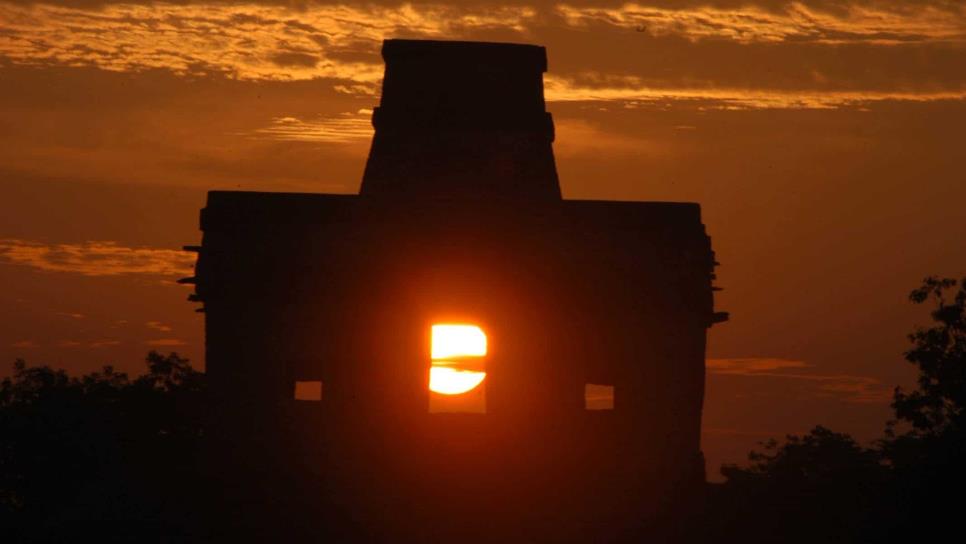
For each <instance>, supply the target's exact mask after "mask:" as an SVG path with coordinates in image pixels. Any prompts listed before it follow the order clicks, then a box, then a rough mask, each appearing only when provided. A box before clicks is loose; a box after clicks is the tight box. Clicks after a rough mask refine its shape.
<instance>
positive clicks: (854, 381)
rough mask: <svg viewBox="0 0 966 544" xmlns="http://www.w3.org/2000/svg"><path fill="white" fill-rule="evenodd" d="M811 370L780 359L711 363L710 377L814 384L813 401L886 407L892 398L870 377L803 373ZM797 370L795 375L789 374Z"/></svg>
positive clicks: (806, 366)
mask: <svg viewBox="0 0 966 544" xmlns="http://www.w3.org/2000/svg"><path fill="white" fill-rule="evenodd" d="M805 368H811V365H809V364H807V363H805V362H804V361H797V360H791V359H776V358H767V357H765V358H753V357H749V358H739V359H708V361H707V369H708V373H709V374H714V375H729V376H741V377H749V378H770V379H781V380H796V381H801V382H806V383H809V384H811V387H810V389H809V395H810V396H812V397H835V398H840V399H842V400H845V401H846V402H856V403H886V402H889V401H890V400H891V398H892V390H891V388H889V387H886V386H885V385H884V384H883V383H882V382H881V381H880V380H878V379H876V378H872V377H869V376H855V375H849V374H817V373H805V372H801V370H800V369H805ZM790 369H795V370H796V371H794V372H788V370H790Z"/></svg>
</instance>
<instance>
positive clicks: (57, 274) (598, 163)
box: [0, 0, 966, 475]
mask: <svg viewBox="0 0 966 544" xmlns="http://www.w3.org/2000/svg"><path fill="white" fill-rule="evenodd" d="M393 37H394V38H433V39H463V40H488V41H509V42H524V43H533V44H539V45H543V46H546V47H547V53H548V59H549V71H548V73H547V74H546V76H545V82H546V97H547V100H548V105H547V107H548V110H550V111H551V112H552V113H553V115H554V119H555V122H556V127H557V132H556V133H557V139H556V143H555V152H556V156H557V166H558V170H559V174H560V179H561V185H562V189H563V193H564V195H565V197H566V198H576V199H583V198H597V199H623V200H672V201H694V202H699V203H700V204H701V205H702V210H703V217H704V223H705V224H706V225H707V229H708V232H709V234H710V235H711V236H712V240H713V244H714V248H715V250H716V252H717V258H718V260H719V261H720V262H721V263H722V266H721V267H720V268H719V270H718V278H719V279H718V281H717V284H719V285H721V286H722V287H724V291H722V292H720V293H718V294H717V307H718V309H720V310H724V311H729V312H730V313H731V321H730V322H728V323H725V324H723V325H718V326H715V327H714V328H713V329H712V331H711V333H710V344H709V353H708V357H709V361H708V370H709V373H708V380H707V383H708V397H707V402H706V409H705V418H704V448H705V451H706V454H707V456H708V460H709V474H712V475H713V474H714V473H716V472H717V466H718V465H719V464H720V463H721V462H724V461H732V462H734V461H742V460H743V458H744V455H745V453H746V452H747V451H748V450H749V449H750V448H751V447H753V446H754V445H755V443H756V442H757V441H759V440H763V439H766V438H768V437H773V436H776V437H780V436H782V435H784V434H786V433H790V432H803V431H806V430H808V429H809V428H810V427H811V426H813V425H814V424H823V425H826V426H829V427H832V428H833V429H835V430H840V431H846V432H850V433H854V434H855V435H856V436H857V437H859V438H861V439H870V438H874V437H875V436H877V435H878V434H879V433H880V432H881V430H882V427H883V423H884V421H885V420H886V419H887V418H888V417H889V414H890V412H889V408H888V403H889V399H890V396H891V390H892V388H893V387H894V386H895V385H897V384H906V385H908V384H911V381H912V378H913V377H914V375H915V374H914V371H913V370H914V369H913V368H912V367H911V365H908V364H906V363H904V362H903V359H902V351H903V349H904V348H905V346H906V339H905V334H906V333H907V332H909V331H910V330H911V329H912V328H913V327H914V326H915V325H916V324H917V323H918V324H925V323H926V321H927V319H928V316H927V313H926V312H925V309H923V308H917V307H914V306H912V305H911V304H910V303H909V302H907V298H906V295H907V294H908V292H909V291H910V290H911V289H912V288H913V287H915V286H916V285H917V284H918V282H919V281H920V280H921V278H922V277H924V276H926V275H929V274H938V275H946V276H961V275H963V274H966V251H964V247H966V213H964V203H966V174H964V166H966V144H964V142H966V2H963V1H955V0H946V1H944V0H934V1H928V0H926V1H917V2H909V1H899V0H894V1H863V0H820V1H808V2H784V1H772V0H757V1H755V0H751V1H730V0H725V1H700V2H697V1H690V0H684V1H675V2H671V1H656V0H653V1H643V2H640V3H622V2H604V1H590V2H580V1H568V2H553V1H543V0H539V1H510V2H506V3H491V2H459V3H449V4H447V3H441V2H430V3H424V2H411V3H406V4H399V3H395V2H374V3H371V4H362V3H352V4H342V3H330V2H271V1H266V2H252V3H246V4H236V3H224V2H206V3H205V2H191V1H182V2H175V3H153V2H138V3H114V2H100V1H96V0H68V1H64V2H51V3H46V2H37V3H34V2H3V1H2V0H0V203H2V208H0V282H2V285H3V289H2V290H0V363H2V364H3V365H6V368H5V369H4V370H3V371H2V374H6V373H8V372H9V369H10V368H12V363H13V361H14V359H15V358H18V357H22V358H25V359H27V361H28V362H31V363H37V364H40V363H49V364H51V365H54V366H60V367H65V368H67V369H69V370H71V371H72V372H86V371H90V370H93V369H95V368H98V367H100V366H101V365H103V364H105V363H113V364H115V365H116V366H117V367H119V368H121V369H122V370H125V371H129V372H132V373H137V372H140V371H141V370H142V368H143V363H142V360H143V357H144V355H145V353H146V352H147V351H148V350H149V349H160V350H165V351H170V350H176V351H178V352H180V353H184V354H187V355H188V356H190V357H191V359H192V360H193V361H195V362H196V363H198V364H199V365H201V364H203V361H202V351H203V330H202V320H201V316H200V314H196V313H194V311H193V310H194V305H192V304H189V303H188V302H187V301H186V300H185V298H186V297H187V295H188V293H189V290H188V289H186V288H185V287H183V286H179V285H177V284H175V283H174V280H176V279H177V278H179V277H182V276H185V275H190V272H191V267H192V264H193V260H194V255H193V254H190V253H185V252H182V251H180V250H179V249H180V247H181V246H182V245H186V244H196V243H198V242H199V240H200V232H199V230H198V210H199V209H200V208H201V207H202V206H203V205H204V200H205V193H206V191H208V190H211V189H245V190H271V191H311V192H337V193H353V192H355V191H357V190H358V186H359V182H360V179H361V176H362V170H363V165H364V161H365V157H366V153H367V151H368V144H369V139H370V138H371V135H372V128H371V125H370V116H371V110H372V107H373V106H374V105H375V104H376V103H377V101H378V95H379V86H380V81H381V77H382V70H383V64H382V59H381V58H380V56H379V48H380V45H381V41H382V40H383V39H384V38H393Z"/></svg>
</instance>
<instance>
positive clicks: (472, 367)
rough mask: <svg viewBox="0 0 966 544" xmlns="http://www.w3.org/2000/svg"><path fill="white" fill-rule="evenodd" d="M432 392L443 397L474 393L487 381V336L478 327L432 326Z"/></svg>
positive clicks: (430, 375) (458, 325)
mask: <svg viewBox="0 0 966 544" xmlns="http://www.w3.org/2000/svg"><path fill="white" fill-rule="evenodd" d="M430 347H431V349H430V356H431V358H432V363H433V364H432V367H431V368H430V369H429V390H430V391H433V392H434V393H440V394H443V395H461V394H463V393H466V392H468V391H472V390H473V389H475V388H476V387H477V386H479V385H480V384H481V383H483V380H484V379H485V378H486V372H483V371H482V370H480V369H481V368H482V367H483V357H484V356H485V355H486V333H484V332H483V329H481V328H479V327H477V326H476V325H465V324H438V325H433V327H432V343H431V346H430Z"/></svg>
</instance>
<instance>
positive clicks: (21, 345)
mask: <svg viewBox="0 0 966 544" xmlns="http://www.w3.org/2000/svg"><path fill="white" fill-rule="evenodd" d="M10 347H12V348H18V349H29V348H35V347H37V343H36V342H34V341H33V340H18V341H17V342H13V343H11V344H10Z"/></svg>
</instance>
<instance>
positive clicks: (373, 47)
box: [0, 2, 536, 83]
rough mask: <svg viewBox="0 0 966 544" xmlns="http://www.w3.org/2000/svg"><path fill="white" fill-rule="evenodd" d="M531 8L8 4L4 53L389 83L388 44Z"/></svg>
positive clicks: (0, 41)
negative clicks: (385, 74) (384, 58)
mask: <svg viewBox="0 0 966 544" xmlns="http://www.w3.org/2000/svg"><path fill="white" fill-rule="evenodd" d="M535 15H536V11H535V10H534V9H532V8H529V7H525V6H509V7H476V8H472V7H470V8H467V7H460V6H446V5H442V4H440V5H421V6H414V5H411V4H401V5H398V6H378V5H371V4H370V5H363V6H353V5H350V4H345V5H319V4H307V5H300V6H298V7H288V6H283V5H255V4H244V5H232V4H229V3H218V2H211V3H201V4H186V5H181V4H165V3H156V4H155V3H150V4H143V5H138V4H113V5H112V4H105V5H104V6H102V7H100V8H99V9H96V10H95V9H79V8H72V7H62V6H51V5H45V4H35V5H30V6H17V5H11V4H4V3H0V27H2V28H3V29H4V31H3V32H2V33H0V55H2V56H5V57H7V58H9V59H11V60H12V61H14V62H17V63H24V64H41V65H43V64H54V63H55V64H62V65H83V66H97V67H99V68H102V69H105V70H115V71H132V70H133V71H136V70H144V69H151V68H163V69H169V70H173V71H175V72H176V73H180V74H186V75H204V74H209V73H223V74H226V75H229V76H231V77H236V78H240V79H256V80H257V79H269V80H293V79H312V78H335V79H344V80H350V81H355V82H363V83H366V82H368V83H372V82H375V81H378V80H379V79H381V78H382V64H381V61H380V59H379V58H378V51H379V45H380V42H381V40H382V39H384V38H387V37H398V36H413V37H453V36H459V35H461V34H464V33H466V32H470V31H474V30H480V29H487V28H499V29H506V30H511V31H522V30H523V29H524V27H525V25H526V23H527V21H528V20H530V19H532V18H533V17H534V16H535Z"/></svg>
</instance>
